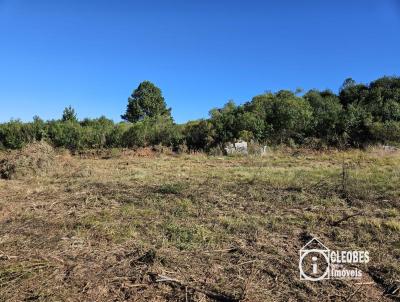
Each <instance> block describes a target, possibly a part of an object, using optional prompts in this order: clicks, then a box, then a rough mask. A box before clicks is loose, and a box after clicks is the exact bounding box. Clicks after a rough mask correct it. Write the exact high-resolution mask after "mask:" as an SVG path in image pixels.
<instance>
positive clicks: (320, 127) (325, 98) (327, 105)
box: [304, 90, 343, 143]
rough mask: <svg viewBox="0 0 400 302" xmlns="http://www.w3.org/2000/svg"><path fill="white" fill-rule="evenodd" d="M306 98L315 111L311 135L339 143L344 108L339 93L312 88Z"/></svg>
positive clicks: (328, 141)
mask: <svg viewBox="0 0 400 302" xmlns="http://www.w3.org/2000/svg"><path fill="white" fill-rule="evenodd" d="M304 98H305V100H307V101H308V103H309V104H310V105H311V108H312V112H313V114H312V124H311V127H310V132H309V133H310V135H312V136H315V137H318V138H321V139H323V140H324V141H325V142H327V143H338V142H339V140H340V136H341V134H342V132H343V125H342V115H343V108H342V105H341V103H340V100H339V98H338V97H337V95H335V94H334V93H333V92H331V91H327V90H325V91H322V92H319V91H317V90H310V91H309V92H307V93H306V94H305V95H304Z"/></svg>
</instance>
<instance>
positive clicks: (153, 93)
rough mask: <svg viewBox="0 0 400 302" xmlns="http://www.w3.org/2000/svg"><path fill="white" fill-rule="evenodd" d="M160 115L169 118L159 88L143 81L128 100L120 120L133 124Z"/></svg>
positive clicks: (167, 109)
mask: <svg viewBox="0 0 400 302" xmlns="http://www.w3.org/2000/svg"><path fill="white" fill-rule="evenodd" d="M160 115H165V116H168V117H171V109H170V108H167V107H166V103H165V100H164V97H163V96H162V93H161V90H160V88H158V87H157V86H155V85H154V84H153V83H151V82H149V81H144V82H142V83H140V84H139V86H138V88H136V89H135V90H134V91H133V93H132V95H131V96H130V97H129V98H128V105H127V108H126V112H125V114H124V115H121V118H122V119H124V120H126V121H128V122H131V123H135V122H138V121H140V120H143V119H144V118H145V117H155V116H160Z"/></svg>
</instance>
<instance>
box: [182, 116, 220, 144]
mask: <svg viewBox="0 0 400 302" xmlns="http://www.w3.org/2000/svg"><path fill="white" fill-rule="evenodd" d="M184 135H185V141H186V145H187V147H188V148H189V150H203V151H208V150H209V148H210V147H211V146H212V144H213V141H214V140H213V129H212V124H211V123H210V122H209V121H206V120H199V121H194V122H188V123H187V124H186V126H185V129H184Z"/></svg>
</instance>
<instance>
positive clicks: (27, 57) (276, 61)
mask: <svg viewBox="0 0 400 302" xmlns="http://www.w3.org/2000/svg"><path fill="white" fill-rule="evenodd" d="M383 75H400V0H375V1H369V0H354V1H352V0H347V1H321V0H303V1H298V0H296V1H295V0H293V1H289V0H279V1H267V0H260V1H251V0H247V1H245V0H242V1H235V0H214V1H209V0H196V1H190V0H186V1H184V0H182V1H176V0H168V1H167V0H165V1H152V0H147V1H143V0H142V1H134V0H131V1H128V0H126V1H123V0H108V1H105V0H104V1H103V0H96V1H95V0H57V1H55V0H35V1H32V0H0V121H6V120H9V119H10V118H21V119H22V120H24V121H27V120H31V119H32V117H33V116H34V115H39V116H40V117H42V118H44V119H52V118H59V117H60V116H61V113H62V110H63V108H64V107H65V106H67V105H72V106H73V107H74V108H75V109H76V111H77V112H78V117H79V118H84V117H98V116H100V115H106V116H107V117H110V118H112V119H114V120H115V121H119V120H120V114H122V113H123V112H124V110H125V108H126V103H127V98H128V96H129V95H130V94H131V92H132V90H133V89H134V88H136V87H137V86H138V84H139V83H140V82H141V81H143V80H150V81H152V82H154V83H155V84H156V85H157V86H159V87H160V88H161V89H162V91H163V94H164V97H165V99H166V101H167V104H168V106H170V107H172V114H173V116H174V118H175V120H176V121H177V122H184V121H187V120H189V119H197V118H201V117H207V116H208V111H209V110H210V109H211V108H213V107H219V106H222V105H223V104H224V103H225V102H226V101H228V100H229V99H233V100H234V101H235V102H236V103H243V102H245V101H247V100H250V99H251V97H252V96H254V95H257V94H260V93H263V92H265V91H266V90H272V91H276V90H278V89H291V90H294V89H296V88H297V87H301V88H303V89H306V90H308V89H310V88H318V89H325V88H331V89H332V90H334V91H337V89H338V88H339V87H340V85H341V84H342V82H343V80H344V79H345V78H347V77H352V78H354V79H355V80H356V81H358V82H369V81H371V80H373V79H375V78H377V77H380V76H383Z"/></svg>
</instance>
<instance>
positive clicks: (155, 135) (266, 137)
mask: <svg viewBox="0 0 400 302" xmlns="http://www.w3.org/2000/svg"><path fill="white" fill-rule="evenodd" d="M121 118H122V119H123V121H122V122H118V123H115V122H113V121H112V120H110V119H108V118H106V117H104V116H102V117H100V118H96V119H89V118H85V119H83V120H78V119H77V115H76V112H75V110H74V109H73V108H71V107H67V108H65V110H64V112H63V115H62V117H61V118H60V119H57V120H49V121H44V120H42V119H41V118H39V117H38V116H35V117H34V118H33V121H32V122H27V123H23V122H21V121H20V120H11V121H9V122H7V123H3V124H0V148H2V149H18V148H21V147H23V146H24V145H25V144H27V143H30V142H33V141H40V140H46V141H48V142H50V143H51V144H52V145H54V146H55V147H63V148H68V149H71V150H79V149H86V148H118V147H128V148H134V147H145V146H154V145H163V146H167V147H171V148H172V149H173V150H176V151H178V150H181V151H183V150H198V151H206V152H208V151H210V150H213V149H221V148H222V147H223V146H224V144H226V143H227V142H233V141H236V140H239V139H243V140H246V141H253V142H255V143H259V144H267V145H277V144H286V145H290V146H300V145H301V146H308V147H312V148H323V147H327V146H333V147H345V146H349V147H364V146H366V145H370V144H377V143H382V144H394V145H398V144H399V143H400V77H382V78H379V79H377V80H375V81H372V82H371V83H369V84H362V83H356V82H355V81H354V80H352V79H351V78H349V79H346V80H345V81H344V83H343V85H342V87H341V88H340V89H339V93H337V94H336V93H334V92H332V91H330V90H323V91H319V90H314V89H313V90H310V91H308V92H306V93H304V94H302V93H301V92H300V91H295V92H293V91H288V90H280V91H278V92H275V93H272V92H268V93H264V94H261V95H257V96H255V97H253V98H252V100H251V101H248V102H246V103H244V104H242V105H236V104H235V103H234V102H233V101H229V102H228V103H226V104H225V105H224V106H223V107H222V108H215V109H212V110H211V111H210V115H209V118H207V119H199V120H195V121H189V122H187V123H185V124H176V123H175V122H174V120H173V118H172V116H171V109H170V108H167V105H166V102H165V99H164V97H163V96H162V92H161V90H160V89H159V88H158V87H156V86H155V85H154V84H153V83H151V82H149V81H144V82H142V83H140V85H139V86H138V87H137V88H136V89H135V90H134V91H133V93H132V95H131V96H130V97H129V99H128V104H127V108H126V112H125V113H124V114H123V115H121Z"/></svg>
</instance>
